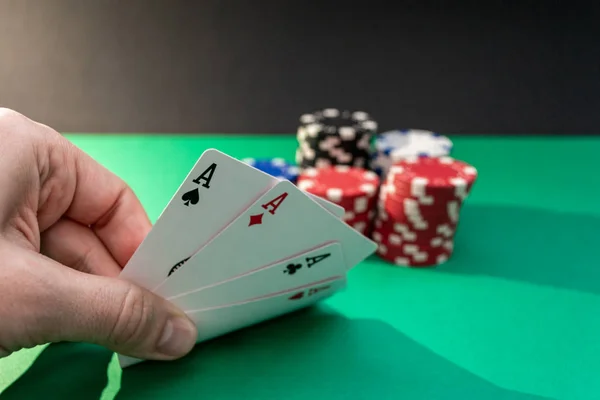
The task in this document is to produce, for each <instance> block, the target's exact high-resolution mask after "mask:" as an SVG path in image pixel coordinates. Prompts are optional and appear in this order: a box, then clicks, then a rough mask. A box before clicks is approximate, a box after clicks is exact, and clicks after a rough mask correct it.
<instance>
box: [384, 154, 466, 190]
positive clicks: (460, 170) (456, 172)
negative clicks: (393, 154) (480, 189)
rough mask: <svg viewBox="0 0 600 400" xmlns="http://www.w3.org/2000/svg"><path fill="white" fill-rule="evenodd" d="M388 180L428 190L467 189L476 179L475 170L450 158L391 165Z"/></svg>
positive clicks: (409, 159) (419, 159)
mask: <svg viewBox="0 0 600 400" xmlns="http://www.w3.org/2000/svg"><path fill="white" fill-rule="evenodd" d="M388 179H389V180H390V181H393V182H407V183H411V184H413V185H415V184H419V183H422V184H424V185H425V186H427V187H428V188H430V189H436V188H456V187H457V186H462V185H464V186H465V187H468V186H469V185H472V184H473V183H474V182H475V180H476V179H477V170H476V169H475V168H474V167H473V166H471V165H469V164H467V163H465V162H463V161H459V160H455V159H454V158H452V157H414V158H408V159H404V160H401V161H399V162H397V163H395V164H394V165H392V167H391V168H390V170H389V172H388Z"/></svg>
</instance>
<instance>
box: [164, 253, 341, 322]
mask: <svg viewBox="0 0 600 400" xmlns="http://www.w3.org/2000/svg"><path fill="white" fill-rule="evenodd" d="M345 274H346V263H345V262H344V259H343V254H342V246H341V244H340V243H329V244H326V245H323V246H319V247H317V248H315V249H314V250H310V251H307V252H305V253H302V254H301V255H300V256H297V257H288V258H286V259H284V260H281V261H278V262H276V263H275V264H272V265H266V266H264V267H261V268H259V269H256V270H254V271H249V272H247V273H246V274H243V275H238V276H236V277H235V278H234V279H230V280H227V281H224V282H219V283H216V284H214V285H211V286H209V287H204V288H201V289H198V290H194V291H192V292H188V293H182V294H180V295H177V296H173V297H170V298H168V300H169V301H171V302H173V303H174V304H175V305H177V306H178V307H179V308H181V309H182V310H183V311H189V310H197V309H203V308H212V307H218V306H222V305H226V304H231V303H239V302H243V301H249V300H252V299H255V298H258V297H261V296H264V295H265V294H275V293H280V292H284V291H286V290H289V289H290V288H294V287H301V286H303V285H307V284H310V283H312V282H318V281H321V280H323V279H326V278H331V277H334V276H337V277H340V278H341V277H342V276H344V275H345Z"/></svg>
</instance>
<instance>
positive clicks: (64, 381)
mask: <svg viewBox="0 0 600 400" xmlns="http://www.w3.org/2000/svg"><path fill="white" fill-rule="evenodd" d="M110 357H111V353H110V352H108V351H107V350H104V349H99V348H97V347H95V346H88V345H80V344H57V345H52V346H49V347H48V348H47V349H46V350H45V351H44V352H43V353H42V354H41V355H40V357H39V358H38V360H37V361H36V362H35V363H34V364H33V366H32V367H31V368H30V369H29V370H28V371H27V372H26V373H25V374H24V375H23V376H22V377H21V378H20V379H19V380H18V381H17V382H15V383H14V384H13V385H12V386H11V387H10V388H9V389H7V390H6V391H5V392H4V393H3V394H2V395H0V398H1V399H2V400H8V399H19V400H20V399H29V398H44V399H54V398H56V399H66V398H74V399H98V398H99V397H100V396H101V393H102V390H103V389H104V386H105V385H106V376H107V374H106V367H107V364H108V362H109V360H110ZM149 398H152V399H162V398H165V399H166V398H175V399H177V398H181V399H187V398H194V399H200V398H204V399H212V398H218V399H242V398H248V399H261V400H264V399H276V400H281V399H286V400H287V399H291V400H293V399H302V400H305V399H308V398H330V399H340V398H344V399H374V398H376V399H384V400H385V399H394V400H397V399H408V400H410V399H463V398H474V399H487V400H496V399H502V400H507V399H511V400H513V399H514V400H531V399H541V397H537V396H531V395H526V394H523V393H518V392H514V391H509V390H504V389H501V388H499V387H497V386H495V385H493V384H490V383H489V382H487V381H486V380H484V379H481V378H479V377H477V376H476V375H473V374H471V373H469V372H467V371H466V370H464V369H462V368H460V367H458V366H456V365H455V364H453V363H451V362H449V361H447V360H445V359H444V358H442V357H440V356H438V355H436V354H434V353H432V352H430V351H429V350H427V349H426V348H424V347H422V346H420V345H419V344H417V343H416V342H414V341H412V340H410V339H409V338H408V337H406V336H404V335H403V334H401V333H400V332H398V331H397V330H395V329H393V328H392V327H390V326H389V325H387V324H384V323H382V322H377V321H373V320H349V319H346V318H344V317H343V316H341V315H340V314H337V313H334V312H331V311H329V310H328V309H327V308H325V307H324V306H318V307H313V308H310V309H306V310H302V311H299V312H296V313H293V314H290V315H287V316H284V317H281V318H278V319H275V320H272V321H269V322H266V323H263V324H260V325H257V326H254V327H251V328H248V329H244V330H241V331H238V332H234V333H232V334H229V335H226V336H223V337H221V338H218V339H215V340H212V341H210V342H207V343H204V344H201V345H199V346H198V347H197V348H196V349H195V350H194V351H192V353H190V354H189V355H188V356H187V357H185V358H183V359H181V360H179V361H175V362H170V363H165V362H146V363H142V364H139V365H137V366H134V367H131V368H128V369H125V370H124V371H123V374H122V381H121V390H120V392H119V393H118V395H117V399H119V400H128V399H149Z"/></svg>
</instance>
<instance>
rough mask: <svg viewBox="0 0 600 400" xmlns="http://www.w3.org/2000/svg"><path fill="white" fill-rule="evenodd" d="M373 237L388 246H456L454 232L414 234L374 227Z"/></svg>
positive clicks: (434, 247) (432, 248) (429, 247)
mask: <svg viewBox="0 0 600 400" xmlns="http://www.w3.org/2000/svg"><path fill="white" fill-rule="evenodd" d="M370 236H371V238H372V239H373V241H374V242H376V243H379V244H383V245H386V246H388V247H402V246H405V245H416V246H419V248H423V249H430V250H435V249H438V248H445V249H448V250H450V249H452V248H453V247H454V244H453V243H454V234H453V233H451V234H449V235H446V234H443V233H438V234H435V235H429V236H427V237H425V236H423V235H414V236H411V235H410V234H406V233H398V232H383V231H381V229H377V228H374V229H373V231H372V232H371V235H370Z"/></svg>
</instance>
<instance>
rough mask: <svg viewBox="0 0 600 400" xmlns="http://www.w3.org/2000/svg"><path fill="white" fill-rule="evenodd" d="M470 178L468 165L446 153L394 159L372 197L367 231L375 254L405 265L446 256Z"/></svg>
mask: <svg viewBox="0 0 600 400" xmlns="http://www.w3.org/2000/svg"><path fill="white" fill-rule="evenodd" d="M476 179H477V170H476V169H475V168H474V167H473V166H471V165H469V164H467V163H465V162H462V161H459V160H455V159H453V158H451V157H448V156H443V157H415V156H412V157H407V158H406V159H404V160H402V161H399V162H396V163H394V164H393V165H392V166H391V167H390V168H389V173H388V174H387V176H386V178H385V180H384V183H383V184H382V185H381V188H380V190H379V194H378V199H377V206H376V210H377V215H376V217H375V220H374V226H373V231H372V234H371V237H372V239H373V240H374V241H375V242H377V244H378V250H377V254H378V255H379V256H380V257H381V258H383V259H384V260H387V261H389V262H391V263H393V264H395V265H400V266H408V267H427V266H434V265H439V264H442V263H444V262H446V261H447V260H448V259H450V257H451V256H452V253H453V250H454V235H455V233H456V230H457V227H458V223H459V216H460V210H461V207H462V204H463V202H464V201H465V199H466V198H467V197H468V195H469V194H470V191H471V189H472V187H473V184H474V183H475V181H476Z"/></svg>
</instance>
